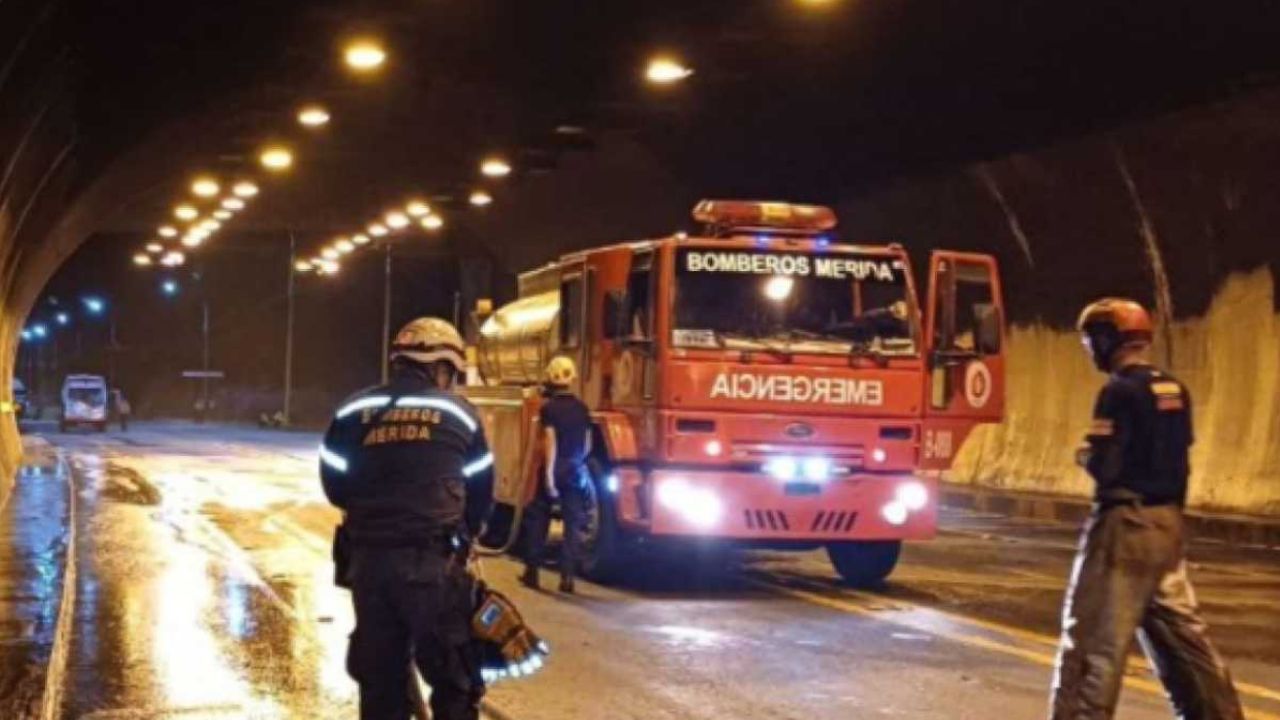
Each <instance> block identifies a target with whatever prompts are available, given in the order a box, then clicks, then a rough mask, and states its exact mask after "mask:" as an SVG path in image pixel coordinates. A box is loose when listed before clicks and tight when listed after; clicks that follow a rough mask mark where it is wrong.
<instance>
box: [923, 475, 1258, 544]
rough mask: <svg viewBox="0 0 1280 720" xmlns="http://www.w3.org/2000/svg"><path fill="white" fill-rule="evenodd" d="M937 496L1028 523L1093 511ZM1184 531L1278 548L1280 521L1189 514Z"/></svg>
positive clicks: (942, 488) (1031, 501) (1079, 505)
mask: <svg viewBox="0 0 1280 720" xmlns="http://www.w3.org/2000/svg"><path fill="white" fill-rule="evenodd" d="M939 492H940V493H941V495H942V498H941V500H942V505H943V506H945V507H950V508H956V509H961V510H974V511H977V512H986V513H994V514H996V515H1008V516H1010V517H1019V518H1028V519H1031V520H1049V521H1055V522H1064V523H1073V524H1079V523H1080V522H1083V521H1084V519H1085V518H1086V517H1088V515H1089V512H1090V511H1091V510H1092V507H1093V504H1092V503H1091V502H1090V501H1088V500H1085V499H1083V498H1078V497H1066V496H1062V495H1044V494H1038V493H1030V492H1020V491H1016V490H988V489H986V488H975V487H973V486H970V485H957V484H955V483H948V482H943V483H941V484H940V485H939ZM1187 529H1188V530H1189V531H1190V533H1191V536H1192V537H1194V538H1197V539H1200V540H1217V541H1219V542H1223V543H1227V544H1228V545H1256V546H1263V547H1272V548H1280V518H1270V517H1259V516H1251V515H1226V514H1221V515H1219V514H1213V513H1205V512H1200V511H1196V510H1190V511H1188V512H1187Z"/></svg>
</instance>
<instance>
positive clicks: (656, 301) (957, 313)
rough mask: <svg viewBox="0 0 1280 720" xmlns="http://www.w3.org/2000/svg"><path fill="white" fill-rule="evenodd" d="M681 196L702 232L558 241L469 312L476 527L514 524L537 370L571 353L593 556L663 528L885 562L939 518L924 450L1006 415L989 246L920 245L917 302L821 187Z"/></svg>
mask: <svg viewBox="0 0 1280 720" xmlns="http://www.w3.org/2000/svg"><path fill="white" fill-rule="evenodd" d="M693 216H694V218H695V220H697V221H698V222H699V223H701V225H702V226H703V231H702V232H701V233H699V234H698V235H696V236H693V235H686V234H684V233H680V234H677V235H674V236H672V237H667V238H662V239H657V240H647V241H642V242H632V243H623V244H617V245H610V246H607V247H601V248H597V249H591V250H585V251H582V252H577V253H573V254H570V255H566V256H564V257H562V258H560V259H559V260H557V261H555V262H553V263H551V264H549V265H547V266H545V267H542V268H539V269H537V270H534V271H531V272H528V273H526V274H524V275H522V276H521V277H520V282H519V298H518V299H517V300H515V301H514V302H512V303H510V304H508V305H506V306H505V307H502V308H501V309H498V310H497V311H496V312H488V313H484V312H481V313H480V314H479V315H480V316H479V317H478V318H477V319H478V321H479V322H480V323H481V326H480V331H479V342H478V345H477V349H476V357H475V360H476V364H477V366H478V371H479V372H478V375H479V382H478V383H473V386H472V387H469V388H468V395H469V396H470V398H471V399H472V400H473V401H474V402H475V404H476V405H477V406H478V407H479V408H480V411H481V414H482V415H483V417H484V420H485V423H486V426H487V428H488V432H489V436H490V438H491V442H492V444H493V445H494V449H495V455H496V457H497V458H498V462H497V488H498V489H497V496H498V502H499V511H498V512H497V513H495V520H494V522H493V523H492V524H491V529H493V530H494V532H493V533H491V534H490V543H491V544H495V543H496V544H499V545H503V544H505V545H506V546H510V545H511V544H512V543H513V542H514V541H515V539H516V537H517V535H518V531H519V519H520V516H521V512H522V508H523V507H524V506H525V504H526V503H527V502H528V501H529V500H530V499H531V498H532V496H533V493H534V490H535V487H536V485H537V469H536V467H535V466H536V464H537V459H536V457H535V456H536V454H537V450H536V448H537V446H538V443H537V442H536V440H537V438H538V437H539V433H538V432H537V427H536V418H537V412H538V409H539V405H540V402H541V396H540V393H539V383H540V380H541V375H542V371H543V368H544V367H545V365H546V363H547V362H548V360H549V359H550V358H552V357H553V356H555V355H556V354H564V355H567V356H570V357H572V358H573V359H574V360H576V361H577V363H578V367H579V375H580V377H579V380H578V387H576V388H575V390H576V391H577V392H578V393H580V395H581V397H582V398H583V399H584V400H585V402H586V403H587V405H588V406H590V407H591V409H592V411H593V417H594V420H595V427H596V438H595V439H596V442H595V443H594V446H595V456H594V457H593V459H592V463H591V467H592V475H593V481H594V482H593V486H592V496H593V497H592V503H591V513H590V516H591V520H590V528H589V530H588V533H587V542H586V545H587V558H586V561H585V565H586V567H585V568H584V570H585V571H586V572H587V573H588V575H589V576H594V577H597V578H601V579H609V578H610V577H617V576H618V574H619V573H622V572H624V571H625V569H626V565H627V562H628V560H629V558H632V557H633V553H634V551H635V550H636V549H637V547H638V546H642V545H645V544H653V543H655V542H656V541H658V540H663V539H671V540H676V541H682V542H687V541H694V540H702V541H725V542H732V543H735V544H736V543H741V544H745V545H749V546H762V547H770V548H794V549H812V548H817V547H825V548H826V550H827V552H828V554H829V557H830V558H831V561H832V563H833V564H834V566H835V568H836V570H837V571H838V572H839V574H840V575H841V576H842V577H843V578H844V579H845V581H846V582H849V583H851V584H855V585H866V584H873V583H876V582H879V581H880V580H882V579H884V578H885V577H886V576H888V574H889V573H890V572H891V571H892V570H893V568H894V566H895V565H896V563H897V561H898V555H899V552H900V550H901V545H902V541H904V540H924V539H929V538H931V537H933V536H934V534H935V533H936V530H937V494H936V483H935V482H934V480H932V479H931V476H932V475H933V474H932V473H929V472H922V471H934V470H942V469H946V468H947V467H948V466H949V465H950V463H951V460H952V458H953V457H954V455H955V453H956V452H957V451H958V450H959V448H960V446H961V444H962V443H963V442H964V441H965V438H966V437H967V436H968V435H969V433H970V431H971V430H972V429H973V428H974V426H976V425H977V424H979V423H988V422H997V421H999V420H1000V419H1001V417H1002V415H1003V408H1004V397H1003V394H1004V362H1005V361H1004V330H1003V322H1002V317H1003V306H1002V300H1001V291H1000V280H999V275H998V272H997V267H996V262H995V260H994V259H993V258H992V257H990V256H987V255H978V254H972V253H959V252H950V251H935V252H934V253H933V254H932V257H931V258H930V261H929V265H928V268H927V275H925V276H924V279H925V281H926V282H927V284H928V288H929V292H928V295H927V298H926V301H925V302H924V303H923V304H921V303H920V302H919V300H918V295H917V292H916V281H917V278H916V277H915V276H914V275H913V271H912V266H911V263H910V259H909V258H908V256H907V253H906V251H905V249H904V248H903V247H902V246H900V245H897V244H888V245H853V244H845V243H841V242H835V241H834V240H833V239H832V237H831V233H832V231H833V230H834V229H835V225H836V217H835V214H834V212H832V211H831V210H830V209H829V208H825V207H819V206H809V205H793V204H786V203H772V202H743V201H719V200H708V201H703V202H701V203H699V204H698V206H697V207H696V208H695V209H694V213H693ZM483 304H484V303H482V305H483ZM495 537H496V539H495Z"/></svg>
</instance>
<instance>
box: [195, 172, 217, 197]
mask: <svg viewBox="0 0 1280 720" xmlns="http://www.w3.org/2000/svg"><path fill="white" fill-rule="evenodd" d="M219 192H222V187H221V186H220V185H218V181H217V180H215V179H213V178H212V177H210V176H208V175H201V176H200V177H198V178H196V179H195V180H192V181H191V193H192V194H193V195H195V196H196V197H201V198H211V197H214V196H215V195H217V194H218V193H219Z"/></svg>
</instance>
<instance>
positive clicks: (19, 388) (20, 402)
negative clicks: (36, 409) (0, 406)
mask: <svg viewBox="0 0 1280 720" xmlns="http://www.w3.org/2000/svg"><path fill="white" fill-rule="evenodd" d="M29 410H30V401H29V399H28V397H27V386H26V385H25V384H24V383H23V382H22V381H21V380H19V379H18V378H14V379H13V415H14V417H16V418H18V419H19V420H21V419H23V418H25V417H26V416H27V412H28V411H29Z"/></svg>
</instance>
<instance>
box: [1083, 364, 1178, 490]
mask: <svg viewBox="0 0 1280 720" xmlns="http://www.w3.org/2000/svg"><path fill="white" fill-rule="evenodd" d="M1087 440H1088V442H1089V445H1090V448H1091V452H1090V454H1089V460H1088V463H1087V468H1088V470H1089V474H1090V475H1092V476H1093V478H1094V480H1096V481H1097V499H1098V500H1099V501H1102V502H1104V503H1106V502H1108V501H1112V500H1139V501H1141V502H1142V503H1144V504H1149V505H1162V504H1173V505H1183V504H1185V503H1186V499H1187V476H1188V475H1189V473H1190V467H1189V462H1188V457H1187V456H1188V451H1189V449H1190V447H1191V443H1192V441H1193V440H1194V436H1193V434H1192V429H1191V395H1190V393H1188V392H1187V388H1186V386H1185V385H1183V384H1182V383H1181V382H1179V381H1178V380H1177V379H1175V378H1173V377H1172V376H1170V375H1168V374H1166V373H1165V372H1163V371H1161V370H1158V369H1156V368H1154V367H1151V366H1150V365H1130V366H1127V367H1124V368H1121V369H1120V370H1118V371H1116V372H1115V373H1113V374H1112V375H1111V378H1110V380H1109V381H1108V382H1107V384H1106V386H1105V387H1103V388H1102V392H1100V393H1099V394H1098V400H1097V403H1096V404H1095V405H1094V411H1093V425H1092V427H1091V428H1090V430H1089V435H1088V437H1087Z"/></svg>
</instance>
